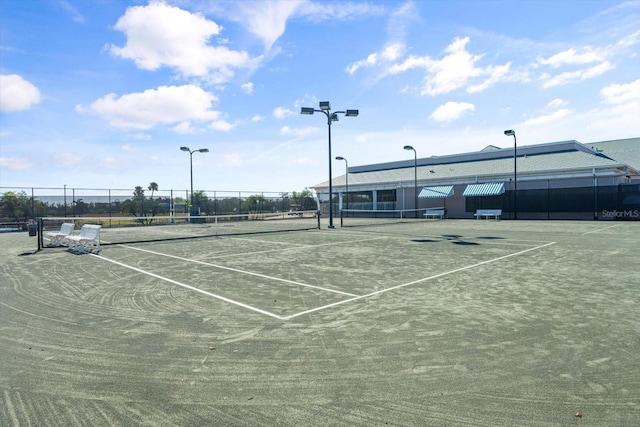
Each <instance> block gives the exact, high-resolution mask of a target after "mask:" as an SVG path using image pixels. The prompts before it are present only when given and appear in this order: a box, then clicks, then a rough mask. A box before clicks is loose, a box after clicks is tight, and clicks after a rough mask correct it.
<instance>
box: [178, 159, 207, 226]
mask: <svg viewBox="0 0 640 427" xmlns="http://www.w3.org/2000/svg"><path fill="white" fill-rule="evenodd" d="M180 150H181V151H186V152H187V153H189V170H190V171H191V206H190V207H189V216H191V215H192V214H193V212H192V211H194V209H193V208H194V207H195V205H194V204H193V153H196V152H198V153H208V152H209V149H208V148H199V149H197V150H193V151H192V150H191V149H189V147H180Z"/></svg>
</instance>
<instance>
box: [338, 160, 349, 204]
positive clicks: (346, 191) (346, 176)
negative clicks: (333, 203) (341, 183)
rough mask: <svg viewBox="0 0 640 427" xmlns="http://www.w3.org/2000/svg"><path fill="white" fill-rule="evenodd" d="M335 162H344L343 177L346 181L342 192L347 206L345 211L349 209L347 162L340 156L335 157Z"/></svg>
mask: <svg viewBox="0 0 640 427" xmlns="http://www.w3.org/2000/svg"><path fill="white" fill-rule="evenodd" d="M336 160H344V176H345V180H346V186H345V190H344V201H345V205H346V206H347V207H346V209H349V162H348V161H347V159H345V158H344V157H342V156H337V157H336Z"/></svg>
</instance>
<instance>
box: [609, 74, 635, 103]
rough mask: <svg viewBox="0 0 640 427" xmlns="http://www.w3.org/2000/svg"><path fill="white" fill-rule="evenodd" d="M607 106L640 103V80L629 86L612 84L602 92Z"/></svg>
mask: <svg viewBox="0 0 640 427" xmlns="http://www.w3.org/2000/svg"><path fill="white" fill-rule="evenodd" d="M600 96H602V98H603V100H602V102H603V103H605V104H622V103H626V102H634V101H635V103H636V104H639V103H640V79H638V80H636V81H634V82H631V83H628V84H622V85H619V84H612V85H609V86H606V87H604V88H602V89H601V90H600Z"/></svg>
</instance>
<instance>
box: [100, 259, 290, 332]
mask: <svg viewBox="0 0 640 427" xmlns="http://www.w3.org/2000/svg"><path fill="white" fill-rule="evenodd" d="M91 255H93V256H94V257H96V258H99V259H102V260H105V261H109V262H112V263H114V264H117V265H119V266H121V267H126V268H129V269H131V270H134V271H137V272H138V273H142V274H146V275H147V276H151V277H155V278H156V279H160V280H164V281H165V282H169V283H173V284H174V285H177V286H182V287H183V288H186V289H189V290H192V291H196V292H200V293H201V294H204V295H207V296H210V297H213V298H216V299H219V300H221V301H225V302H228V303H230V304H234V305H237V306H240V307H243V308H246V309H247V310H251V311H255V312H256V313H260V314H265V315H267V316H271V317H275V318H276V319H279V320H284V317H282V316H278V315H277V314H274V313H271V312H268V311H266V310H262V309H259V308H256V307H253V306H250V305H247V304H244V303H241V302H239V301H235V300H232V299H229V298H226V297H223V296H221V295H217V294H214V293H211V292H207V291H203V290H202V289H198V288H196V287H193V286H189V285H187V284H184V283H180V282H178V281H176V280H172V279H169V278H168V277H163V276H159V275H157V274H154V273H151V272H149V271H145V270H142V269H140V268H137V267H132V266H130V265H127V264H123V263H121V262H119V261H116V260H113V259H109V258H105V257H104V256H102V255H96V254H91Z"/></svg>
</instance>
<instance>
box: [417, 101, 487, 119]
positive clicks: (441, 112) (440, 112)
mask: <svg viewBox="0 0 640 427" xmlns="http://www.w3.org/2000/svg"><path fill="white" fill-rule="evenodd" d="M475 109H476V107H475V106H474V105H473V104H469V103H468V102H453V101H450V102H447V103H446V104H442V105H440V106H439V107H438V108H436V110H435V111H434V112H433V113H431V115H430V116H429V118H430V119H431V120H433V121H434V122H438V123H449V122H451V121H453V120H456V119H459V118H460V117H461V116H462V115H463V114H464V113H467V112H473V111H475Z"/></svg>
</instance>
